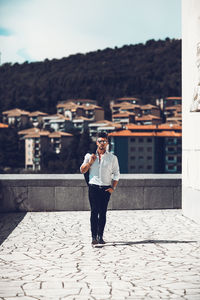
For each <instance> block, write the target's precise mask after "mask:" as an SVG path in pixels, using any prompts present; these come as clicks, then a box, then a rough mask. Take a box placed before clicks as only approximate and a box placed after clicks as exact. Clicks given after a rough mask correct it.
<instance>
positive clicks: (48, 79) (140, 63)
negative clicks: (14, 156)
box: [0, 38, 181, 113]
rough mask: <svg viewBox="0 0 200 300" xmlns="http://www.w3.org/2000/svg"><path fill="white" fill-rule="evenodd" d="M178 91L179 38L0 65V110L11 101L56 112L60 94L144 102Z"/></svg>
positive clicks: (102, 102)
mask: <svg viewBox="0 0 200 300" xmlns="http://www.w3.org/2000/svg"><path fill="white" fill-rule="evenodd" d="M180 95H181V41H180V40H170V39H168V38H167V39H166V40H159V41H154V40H150V41H147V42H146V44H137V45H125V46H123V47H121V48H117V47H116V48H115V49H110V48H107V49H104V50H101V51H100V50H98V51H95V52H90V53H87V54H76V55H70V56H69V57H65V58H62V59H53V60H48V59H46V60H45V61H43V62H32V63H28V62H25V63H23V64H18V63H15V64H13V65H12V64H8V63H7V64H4V65H2V66H1V67H0V112H2V111H4V110H7V109H11V108H13V107H18V108H23V109H27V110H29V111H34V110H41V111H44V112H48V113H54V112H55V111H56V110H55V106H56V104H57V102H58V100H65V99H68V98H90V99H96V100H97V101H98V104H99V105H102V106H104V108H105V109H106V111H108V103H109V100H111V99H112V98H114V97H123V96H136V97H140V98H141V99H142V102H143V103H155V99H156V98H163V97H165V96H180Z"/></svg>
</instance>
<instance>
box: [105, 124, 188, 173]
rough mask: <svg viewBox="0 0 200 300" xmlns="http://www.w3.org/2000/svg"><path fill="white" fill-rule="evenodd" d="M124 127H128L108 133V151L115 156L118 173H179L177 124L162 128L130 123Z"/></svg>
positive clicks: (178, 134) (179, 133) (179, 137)
mask: <svg viewBox="0 0 200 300" xmlns="http://www.w3.org/2000/svg"><path fill="white" fill-rule="evenodd" d="M126 127H129V128H130V127H132V128H131V129H125V130H121V131H118V132H112V133H110V134H109V136H110V138H111V152H113V153H114V154H116V155H117V157H118V159H119V165H120V171H121V173H181V153H182V150H181V148H182V147H181V140H182V139H181V136H182V133H181V132H179V129H180V128H176V129H174V130H173V129H172V128H171V127H170V126H169V125H167V124H165V127H164V126H163V128H162V127H160V128H159V126H155V125H147V126H137V125H134V124H132V125H131V126H130V125H127V126H126ZM137 127H138V128H137ZM142 127H144V128H142ZM168 127H170V129H169V130H166V129H168ZM175 127H177V126H175ZM179 127H180V126H179Z"/></svg>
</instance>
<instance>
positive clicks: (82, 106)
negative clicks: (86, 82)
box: [79, 104, 103, 110]
mask: <svg viewBox="0 0 200 300" xmlns="http://www.w3.org/2000/svg"><path fill="white" fill-rule="evenodd" d="M79 107H80V108H83V109H84V110H91V109H103V108H102V107H101V106H98V105H95V104H90V105H86V104H83V105H79Z"/></svg>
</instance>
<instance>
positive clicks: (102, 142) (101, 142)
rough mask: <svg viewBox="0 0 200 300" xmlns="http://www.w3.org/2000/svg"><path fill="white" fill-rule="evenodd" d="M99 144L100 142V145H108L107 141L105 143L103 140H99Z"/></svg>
mask: <svg viewBox="0 0 200 300" xmlns="http://www.w3.org/2000/svg"><path fill="white" fill-rule="evenodd" d="M97 142H98V143H99V144H107V141H103V140H97Z"/></svg>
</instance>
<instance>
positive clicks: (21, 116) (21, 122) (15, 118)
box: [2, 108, 30, 127]
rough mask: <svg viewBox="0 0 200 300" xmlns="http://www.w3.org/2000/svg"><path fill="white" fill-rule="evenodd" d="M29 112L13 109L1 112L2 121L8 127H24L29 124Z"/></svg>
mask: <svg viewBox="0 0 200 300" xmlns="http://www.w3.org/2000/svg"><path fill="white" fill-rule="evenodd" d="M29 114H30V113H29V112H28V111H25V110H22V109H19V108H15V109H10V110H7V111H4V112H2V121H3V123H5V124H8V125H16V126H17V127H20V126H23V127H24V126H26V125H27V124H28V123H29Z"/></svg>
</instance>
